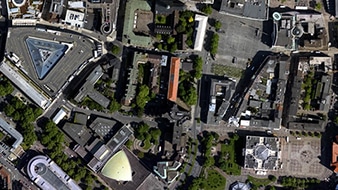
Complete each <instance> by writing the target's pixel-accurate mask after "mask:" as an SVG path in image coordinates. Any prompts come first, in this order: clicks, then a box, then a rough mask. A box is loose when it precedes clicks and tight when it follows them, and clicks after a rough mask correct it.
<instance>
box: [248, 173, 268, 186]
mask: <svg viewBox="0 0 338 190" xmlns="http://www.w3.org/2000/svg"><path fill="white" fill-rule="evenodd" d="M248 180H249V181H250V182H251V183H252V184H253V186H256V187H259V186H263V187H265V186H267V185H269V184H270V183H272V182H273V181H271V180H270V179H269V178H255V177H252V176H250V175H249V176H248Z"/></svg>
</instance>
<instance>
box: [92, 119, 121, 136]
mask: <svg viewBox="0 0 338 190" xmlns="http://www.w3.org/2000/svg"><path fill="white" fill-rule="evenodd" d="M116 124H117V121H116V120H113V119H105V118H102V117H98V118H96V119H95V120H94V121H93V123H92V124H90V126H89V127H90V128H91V129H92V130H93V131H95V133H96V134H98V135H99V136H100V137H101V138H102V139H109V138H110V137H111V136H112V133H113V128H114V126H116Z"/></svg>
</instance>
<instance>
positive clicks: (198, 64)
mask: <svg viewBox="0 0 338 190" xmlns="http://www.w3.org/2000/svg"><path fill="white" fill-rule="evenodd" d="M194 70H195V71H194V77H195V78H196V79H200V78H201V77H202V70H203V60H202V57H200V56H198V57H197V58H196V59H195V61H194Z"/></svg>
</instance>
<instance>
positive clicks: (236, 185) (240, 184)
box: [230, 181, 251, 190]
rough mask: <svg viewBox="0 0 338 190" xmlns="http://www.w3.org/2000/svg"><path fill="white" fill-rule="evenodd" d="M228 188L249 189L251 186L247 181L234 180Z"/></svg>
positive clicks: (235, 189) (233, 189)
mask: <svg viewBox="0 0 338 190" xmlns="http://www.w3.org/2000/svg"><path fill="white" fill-rule="evenodd" d="M230 187H231V188H230V190H250V189H251V186H250V184H248V183H243V182H240V181H236V182H235V183H233V184H231V186H230Z"/></svg>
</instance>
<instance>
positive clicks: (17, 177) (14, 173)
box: [0, 156, 39, 190]
mask: <svg viewBox="0 0 338 190" xmlns="http://www.w3.org/2000/svg"><path fill="white" fill-rule="evenodd" d="M0 164H1V165H3V166H4V167H5V168H6V169H7V170H8V171H9V172H11V177H12V180H14V179H15V180H17V181H20V182H21V183H22V185H23V186H24V187H25V188H27V189H32V190H38V189H39V188H37V187H36V186H35V185H34V183H32V182H31V181H30V180H29V179H28V178H26V176H24V175H23V174H22V173H21V172H20V171H19V170H18V169H17V168H15V167H14V165H13V164H12V163H10V162H9V161H7V160H6V159H5V158H3V157H1V156H0Z"/></svg>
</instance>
